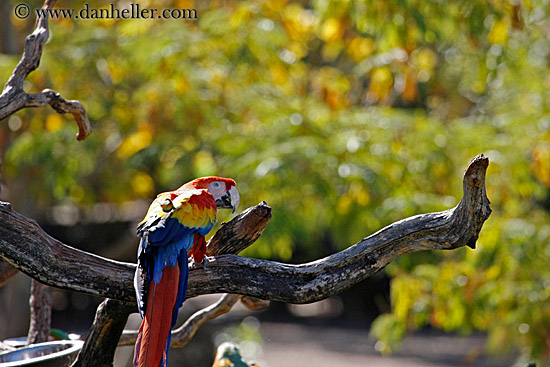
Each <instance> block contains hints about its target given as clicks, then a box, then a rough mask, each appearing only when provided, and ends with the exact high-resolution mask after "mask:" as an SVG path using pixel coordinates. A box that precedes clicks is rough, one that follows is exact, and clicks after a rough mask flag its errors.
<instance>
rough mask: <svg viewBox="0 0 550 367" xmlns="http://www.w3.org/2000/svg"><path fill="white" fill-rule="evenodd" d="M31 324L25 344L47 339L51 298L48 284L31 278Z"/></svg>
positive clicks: (50, 318)
mask: <svg viewBox="0 0 550 367" xmlns="http://www.w3.org/2000/svg"><path fill="white" fill-rule="evenodd" d="M29 305H30V308H31V324H30V326H29V333H28V335H27V345H30V344H35V343H42V342H47V341H48V336H49V335H50V327H51V321H52V299H51V297H50V293H49V292H48V286H47V285H45V284H42V283H40V282H38V281H37V280H36V279H33V280H32V282H31V296H30V298H29Z"/></svg>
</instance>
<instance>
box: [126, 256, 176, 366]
mask: <svg viewBox="0 0 550 367" xmlns="http://www.w3.org/2000/svg"><path fill="white" fill-rule="evenodd" d="M179 281H180V269H179V266H178V265H176V266H171V267H168V268H165V269H164V270H163V272H162V277H161V279H160V282H159V283H155V282H154V281H153V280H151V284H150V285H149V292H148V295H147V310H146V311H145V318H144V319H143V321H142V322H141V327H140V328H139V334H138V338H137V342H136V349H135V353H134V367H158V366H159V365H160V366H165V365H166V354H165V352H166V350H167V347H168V346H167V345H166V344H167V343H166V342H167V341H168V340H169V337H168V336H169V335H170V329H171V325H172V317H171V316H172V311H173V309H174V305H175V303H176V298H177V296H178V285H179ZM161 363H162V365H161Z"/></svg>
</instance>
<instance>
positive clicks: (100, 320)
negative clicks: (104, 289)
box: [71, 299, 134, 367]
mask: <svg viewBox="0 0 550 367" xmlns="http://www.w3.org/2000/svg"><path fill="white" fill-rule="evenodd" d="M132 309H134V307H133V305H130V304H128V303H125V302H120V301H117V300H113V299H106V300H105V301H103V302H101V304H100V305H99V307H98V308H97V311H96V314H95V319H94V323H93V325H92V328H91V329H90V333H89V334H88V337H87V338H86V341H85V342H84V345H83V346H82V349H81V350H80V353H78V356H77V357H76V360H75V361H74V362H73V364H72V365H71V367H106V366H112V365H113V358H114V356H115V350H116V347H117V343H118V340H119V338H120V335H121V334H122V330H124V325H125V324H126V320H127V319H128V315H129V314H130V313H131V312H132V311H131V310H132Z"/></svg>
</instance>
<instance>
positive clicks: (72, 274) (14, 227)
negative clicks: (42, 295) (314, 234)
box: [0, 155, 491, 303]
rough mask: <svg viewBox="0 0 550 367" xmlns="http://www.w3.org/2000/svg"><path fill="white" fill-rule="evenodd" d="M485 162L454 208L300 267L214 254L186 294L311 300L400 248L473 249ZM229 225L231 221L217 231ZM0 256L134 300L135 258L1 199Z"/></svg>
mask: <svg viewBox="0 0 550 367" xmlns="http://www.w3.org/2000/svg"><path fill="white" fill-rule="evenodd" d="M488 164H489V160H488V159H487V158H486V157H484V156H483V155H479V156H477V157H475V158H474V159H473V160H472V161H471V162H470V165H469V166H468V169H467V170H466V173H465V175H464V181H463V188H464V197H463V198H462V200H461V201H460V203H459V204H458V205H457V206H456V207H455V208H453V209H449V210H446V211H443V212H439V213H428V214H422V215H417V216H414V217H410V218H407V219H404V220H401V221H399V222H396V223H393V224H391V225H389V226H387V227H385V228H383V229H382V230H380V231H378V232H376V233H374V234H372V235H370V236H368V237H366V238H364V239H363V240H361V241H360V242H359V243H357V244H356V245H354V246H351V247H349V248H347V249H346V250H343V251H341V252H338V253H336V254H333V255H331V256H328V257H326V258H323V259H320V260H317V261H314V262H310V263H306V264H301V265H289V264H283V263H278V262H274V261H267V260H258V259H250V258H243V257H240V256H236V255H221V256H217V257H215V258H214V259H215V260H214V261H213V262H210V263H209V266H208V267H207V269H206V271H204V270H202V269H193V270H191V272H190V273H191V274H190V278H189V288H188V291H187V297H194V296H197V295H200V294H209V293H236V294H242V295H247V296H252V297H257V298H261V299H270V300H277V301H283V302H289V303H307V302H314V301H318V300H321V299H323V298H327V297H330V296H332V295H334V294H336V293H338V292H340V291H342V290H344V289H346V288H348V287H350V286H352V285H354V284H356V283H357V282H359V281H361V280H363V279H365V278H367V277H368V276H371V275H373V274H374V273H376V272H378V271H379V270H381V269H382V268H384V267H385V266H386V265H387V264H388V263H389V262H391V261H392V260H394V259H395V258H397V257H399V256H401V255H403V254H406V253H409V252H413V251H419V250H428V249H432V250H437V249H455V248H458V247H461V246H464V245H468V246H470V247H474V246H475V242H476V240H477V238H478V236H479V232H480V230H481V227H482V225H483V223H484V222H485V220H487V218H488V217H489V215H490V213H491V209H490V207H489V200H488V199H487V196H486V192H485V173H486V170H487V166H488ZM237 218H239V220H242V217H237ZM232 223H233V224H232ZM234 224H235V223H234V221H231V222H229V223H227V224H226V225H224V226H223V227H222V229H221V230H226V229H225V228H226V227H227V226H230V225H234ZM228 228H230V227H228ZM0 257H2V258H3V259H4V260H5V261H7V262H8V263H9V264H11V265H12V266H14V267H16V268H18V269H20V270H21V271H23V272H25V273H26V274H28V275H30V276H31V277H34V278H37V279H39V280H40V281H42V282H43V283H46V284H49V285H52V286H56V287H61V288H66V289H73V290H77V291H81V292H85V293H89V294H94V295H99V296H103V297H109V298H114V299H118V300H121V301H128V302H134V301H135V296H134V290H133V287H132V278H133V273H134V269H135V265H134V264H128V263H121V262H116V261H113V260H108V259H104V258H101V257H99V256H96V255H92V254H89V253H86V252H83V251H79V250H76V249H73V248H71V247H69V246H65V245H63V244H62V243H61V242H59V241H57V240H55V239H53V238H51V237H50V236H48V235H47V234H46V233H44V231H43V230H42V229H41V228H40V227H39V226H38V225H37V224H36V223H35V222H34V221H30V220H28V219H27V218H25V217H23V216H22V215H20V214H18V213H16V212H14V211H13V210H11V208H10V206H9V204H6V203H4V204H0Z"/></svg>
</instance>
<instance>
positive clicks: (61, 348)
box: [0, 340, 84, 367]
mask: <svg viewBox="0 0 550 367" xmlns="http://www.w3.org/2000/svg"><path fill="white" fill-rule="evenodd" d="M83 344H84V342H83V341H82V340H60V341H53V342H47V343H38V344H32V345H29V346H27V347H23V348H19V349H17V350H13V351H9V352H4V353H0V367H16V366H25V367H31V366H41V367H66V366H69V365H70V364H71V363H72V362H73V361H74V359H75V358H76V355H77V354H78V352H79V351H80V349H81V348H82V345H83Z"/></svg>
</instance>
